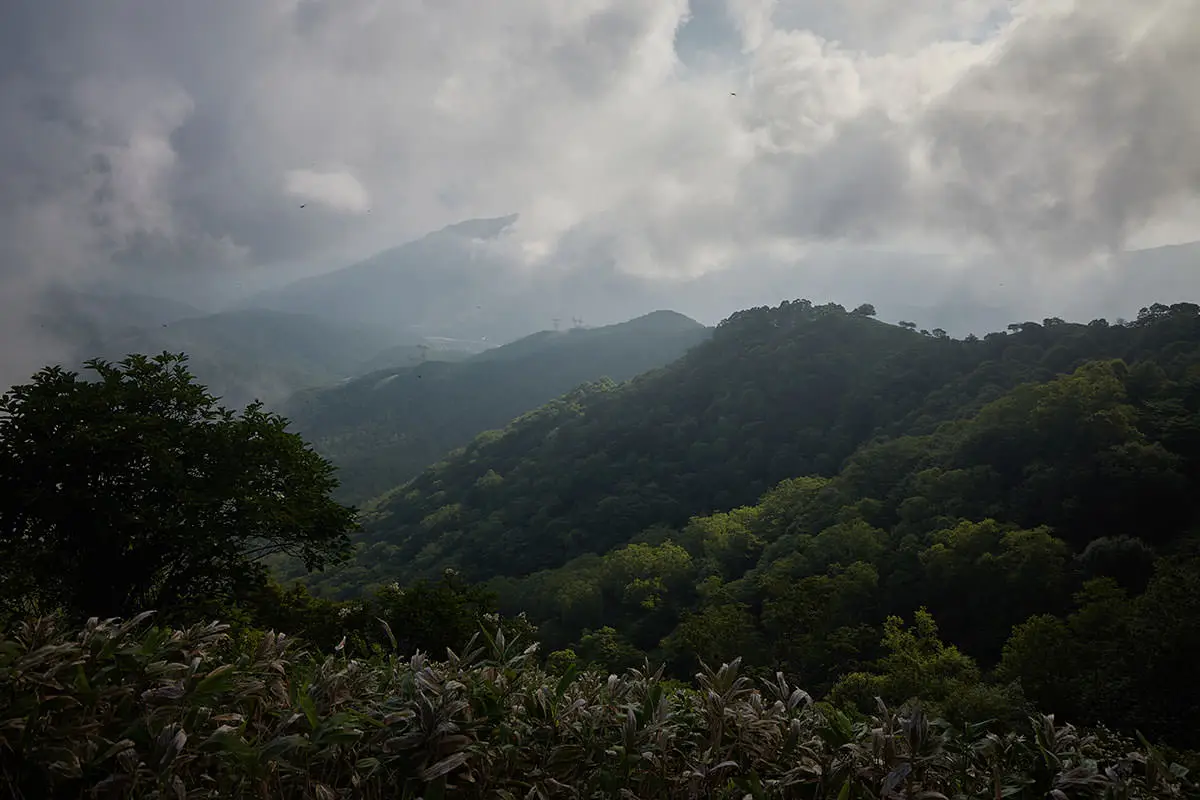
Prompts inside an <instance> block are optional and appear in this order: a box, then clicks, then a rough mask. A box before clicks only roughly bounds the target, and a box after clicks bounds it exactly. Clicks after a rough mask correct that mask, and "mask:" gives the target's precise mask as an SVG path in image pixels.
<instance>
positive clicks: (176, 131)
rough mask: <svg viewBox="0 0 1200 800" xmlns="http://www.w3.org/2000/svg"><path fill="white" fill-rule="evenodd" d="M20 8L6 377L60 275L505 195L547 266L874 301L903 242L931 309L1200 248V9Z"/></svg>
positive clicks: (4, 307)
mask: <svg viewBox="0 0 1200 800" xmlns="http://www.w3.org/2000/svg"><path fill="white" fill-rule="evenodd" d="M4 20H5V22H4V25H3V26H0V337H2V339H3V341H4V342H5V344H4V348H5V351H6V352H5V355H4V358H3V362H4V364H5V365H6V367H5V368H7V369H8V370H9V371H12V370H17V369H24V368H25V367H27V366H29V364H33V363H38V362H39V359H43V358H44V356H45V355H46V353H47V352H50V350H49V349H48V348H52V343H50V342H46V341H42V340H41V339H39V336H38V333H37V331H36V329H35V328H36V326H33V325H32V324H31V321H30V316H29V311H30V309H31V308H33V307H34V306H35V305H36V298H37V297H38V292H39V291H40V290H41V289H42V288H43V287H44V286H46V285H47V284H48V283H50V282H52V281H67V282H75V283H82V282H86V281H88V280H91V279H95V278H100V277H111V276H118V277H120V278H121V279H123V280H125V281H127V282H128V283H130V284H131V285H134V286H138V285H159V284H162V283H163V282H164V280H166V282H168V283H169V282H170V281H171V280H175V279H178V285H180V286H189V287H196V286H202V285H204V284H205V283H206V282H207V283H209V284H212V285H216V284H220V285H223V286H228V285H240V283H241V282H242V281H247V282H252V281H253V280H261V278H262V276H263V275H264V274H269V273H271V271H276V272H280V271H284V270H292V271H309V272H311V271H317V270H320V269H332V268H334V267H337V266H341V265H344V264H346V263H349V262H350V261H352V260H354V259H357V258H361V257H365V256H367V255H369V254H370V253H372V252H376V251H378V250H382V249H384V248H387V247H391V246H394V245H396V244H399V243H401V242H403V241H406V240H409V239H412V238H415V237H418V236H420V235H422V234H424V233H426V232H427V231H430V230H433V229H436V228H439V227H442V226H444V225H447V224H451V223H454V222H457V221H459V220H463V219H469V218H474V217H491V216H500V215H505V214H510V213H519V215H520V216H519V218H518V221H517V222H516V224H515V225H514V226H513V228H512V231H511V233H510V234H509V235H508V236H506V237H505V238H504V239H503V241H502V242H501V243H499V244H497V245H496V246H497V247H502V248H504V251H505V256H506V257H508V258H511V259H512V260H513V261H514V262H515V263H518V264H519V265H520V266H521V268H522V269H527V270H563V269H588V268H590V267H592V266H594V265H596V264H600V263H603V264H605V265H612V264H615V265H617V266H618V267H619V268H620V269H622V270H627V271H630V272H633V273H636V274H639V275H662V276H679V275H695V274H700V273H705V272H710V271H715V270H742V271H744V272H745V273H746V274H747V276H749V275H750V274H751V272H752V271H753V270H756V269H759V268H760V267H762V266H763V265H774V267H775V268H778V267H779V265H784V266H786V267H787V268H790V269H794V270H796V271H797V272H798V274H801V275H804V274H807V273H805V270H811V271H812V272H813V274H814V276H818V275H819V278H820V279H819V280H817V278H816V277H814V285H815V286H817V287H818V288H819V289H822V290H830V289H829V287H830V286H833V287H835V288H836V286H837V285H838V283H837V282H838V280H839V276H844V277H845V280H846V281H847V282H849V283H852V284H854V285H856V286H859V285H862V286H863V288H864V289H865V290H869V289H870V288H871V280H868V279H867V278H865V277H864V275H865V274H866V273H863V274H858V275H856V274H855V259H854V258H853V257H852V256H853V254H854V253H855V252H858V251H863V252H879V251H886V252H897V253H902V254H907V255H906V257H904V258H901V259H900V260H899V261H897V266H896V267H895V271H896V272H895V274H894V275H892V276H891V283H889V287H890V286H892V284H895V286H897V287H901V288H907V290H909V291H911V293H912V294H913V295H914V297H916V296H919V295H921V294H927V293H929V292H930V291H934V290H937V289H944V288H945V287H946V286H949V285H953V286H954V287H958V288H956V291H958V290H959V289H960V288H961V287H968V288H970V290H971V291H973V292H974V293H975V294H976V295H979V296H984V297H986V296H987V295H988V293H989V292H990V293H993V294H994V293H999V292H1001V291H1004V292H1010V293H1014V292H1015V293H1019V294H1023V295H1026V296H1036V298H1037V303H1038V307H1039V308H1041V307H1043V306H1046V307H1050V306H1054V305H1055V304H1056V303H1059V304H1067V303H1068V301H1070V302H1073V303H1076V304H1078V300H1079V298H1080V296H1081V293H1083V295H1084V296H1086V293H1087V292H1088V291H1089V290H1090V289H1089V287H1095V286H1096V285H1097V282H1098V281H1100V278H1101V276H1103V275H1104V274H1105V270H1107V269H1111V261H1110V258H1109V257H1110V256H1111V255H1112V254H1113V253H1116V252H1119V251H1122V250H1124V249H1127V248H1130V247H1138V246H1148V245H1158V244H1168V243H1175V242H1187V241H1194V240H1200V202H1198V201H1197V196H1198V195H1200V147H1197V146H1196V142H1197V141H1200V81H1198V80H1197V79H1196V76H1197V75H1200V3H1197V2H1195V0H1138V1H1137V2H1132V0H1080V1H1079V2H1076V1H1075V0H905V2H897V1H896V0H691V2H690V3H689V2H688V0H570V2H564V0H504V2H498V1H497V2H480V0H254V2H246V1H245V0H205V2H188V1H186V0H88V2H86V3H80V2H68V0H8V2H7V3H6V4H5V12H4ZM831 251H837V252H839V253H841V256H840V257H839V258H838V259H835V260H834V261H830V260H828V259H825V258H824V256H823V255H822V254H828V253H829V252H831ZM847 254H849V255H847ZM912 254H936V267H929V268H928V269H924V270H921V269H913V270H912V272H911V273H910V272H906V270H909V269H910V266H906V265H911V264H912V263H913V259H912V258H911V255H912ZM835 262H836V266H830V265H831V264H834V263H835ZM930 263H933V262H932V261H931V262H930ZM986 265H990V266H986ZM831 271H832V272H831ZM871 274H874V273H871ZM997 276H1000V277H997ZM1005 276H1007V278H1008V279H1007V280H1004V277H1005ZM748 279H749V277H748ZM1001 283H1004V285H1005V286H1006V287H1007V288H1005V289H1004V290H1001V289H1000V288H999V286H1000V284H1001ZM1197 288H1200V285H1198V287H1197ZM897 290H899V289H897ZM830 291H832V290H830ZM887 291H889V292H890V291H892V289H891V288H888V289H887ZM813 299H814V300H816V301H818V302H820V301H822V300H824V299H825V298H823V297H820V296H816V295H815V294H814V295H813ZM863 300H874V301H876V302H877V298H873V297H870V296H867V297H864V298H863ZM730 310H731V311H732V310H733V309H730ZM0 377H3V376H0Z"/></svg>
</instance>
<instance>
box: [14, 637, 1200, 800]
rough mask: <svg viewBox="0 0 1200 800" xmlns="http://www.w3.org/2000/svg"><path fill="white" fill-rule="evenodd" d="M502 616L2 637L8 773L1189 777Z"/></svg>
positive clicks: (98, 792) (1124, 789) (91, 777)
mask: <svg viewBox="0 0 1200 800" xmlns="http://www.w3.org/2000/svg"><path fill="white" fill-rule="evenodd" d="M536 650H537V647H536V645H535V644H527V643H526V642H524V641H521V640H519V639H514V638H513V637H511V636H506V635H505V633H504V631H503V629H500V630H498V631H497V632H496V633H495V634H494V635H490V634H487V633H486V632H485V633H483V635H482V636H481V637H477V638H475V639H472V641H471V643H469V644H468V645H467V646H466V647H465V648H464V649H462V650H461V651H459V652H458V653H455V652H453V651H447V653H446V657H445V659H444V660H441V661H434V660H432V659H431V658H430V657H428V656H426V655H424V654H420V653H418V654H416V655H413V656H411V657H407V658H401V657H398V656H395V655H389V656H380V657H376V658H373V659H371V660H356V659H352V658H347V657H344V656H343V655H342V654H340V653H339V654H335V655H332V656H328V657H324V658H315V657H310V656H308V655H306V654H305V653H304V652H303V651H302V650H301V649H299V648H298V647H296V646H295V645H294V644H293V641H292V640H291V639H290V638H289V637H286V636H284V635H281V634H275V633H262V634H260V635H259V636H257V637H256V641H251V642H240V643H238V644H236V645H235V644H233V643H232V642H231V641H230V640H229V639H228V638H227V636H226V634H225V628H224V626H222V625H220V624H216V623H213V624H208V625H199V626H194V627H190V628H187V629H183V630H169V629H165V628H156V627H150V626H149V625H148V623H147V618H146V615H142V616H139V617H136V618H134V619H131V620H129V621H125V622H119V621H116V620H109V621H98V620H95V619H93V620H91V621H89V622H88V623H87V624H86V625H85V626H84V627H83V629H82V630H73V631H65V630H60V629H59V628H58V627H57V626H56V624H55V622H54V621H53V620H50V619H45V618H42V619H35V620H30V621H27V622H25V623H22V624H20V625H18V626H16V627H15V628H14V629H13V630H12V631H10V632H9V633H7V634H5V635H4V636H3V637H2V640H0V793H4V794H6V795H7V796H14V797H29V798H33V797H37V798H42V797H101V798H103V797H134V798H143V797H145V798H149V797H156V798H157V797H163V798H202V797H203V798H209V797H212V798H216V797H220V798H250V797H253V798H267V797H270V798H323V799H325V798H339V797H355V798H379V797H401V798H426V799H427V800H432V798H451V797H452V798H484V797H487V798H517V797H532V798H610V797H611V798H617V797H624V798H699V797H708V798H739V799H741V798H839V800H842V799H843V798H846V799H848V798H880V799H882V798H927V799H928V800H936V799H937V798H959V797H961V798H979V797H987V798H993V797H994V798H1000V797H1013V798H1035V797H1036V798H1045V797H1053V798H1059V799H1061V798H1151V797H1154V798H1170V797H1196V796H1200V795H1198V794H1197V790H1196V787H1195V785H1194V784H1193V783H1191V782H1190V779H1189V778H1188V776H1187V774H1186V770H1184V769H1183V768H1182V767H1179V766H1176V765H1173V764H1170V763H1167V762H1166V760H1165V758H1164V756H1163V755H1162V754H1161V753H1160V752H1159V751H1157V750H1155V749H1153V748H1151V747H1150V746H1149V745H1148V744H1146V743H1145V742H1144V741H1143V742H1141V743H1140V745H1138V744H1133V743H1130V742H1126V741H1123V740H1121V739H1118V738H1116V737H1114V736H1112V735H1110V734H1107V733H1100V734H1096V733H1088V732H1084V731H1081V730H1077V729H1074V728H1072V727H1070V726H1065V725H1060V724H1057V723H1056V722H1055V721H1054V719H1053V718H1052V717H1044V716H1039V717H1035V718H1032V719H1029V720H1027V721H1024V722H1023V723H1022V724H1021V725H1019V726H1017V727H1016V728H1015V729H1013V728H1003V727H998V726H995V725H987V724H983V725H976V726H973V727H962V728H955V727H953V726H951V725H949V724H948V723H944V722H941V721H939V720H936V719H930V718H929V717H927V716H926V714H925V712H924V711H923V710H922V708H921V707H920V706H919V705H915V704H911V705H908V706H905V707H904V708H902V709H899V710H893V709H890V708H888V707H887V706H886V705H884V704H883V703H882V702H879V703H878V704H877V706H876V709H875V710H874V713H873V714H871V715H869V716H855V717H853V718H852V717H851V716H848V715H847V714H845V713H842V712H840V711H837V710H835V709H833V708H831V707H829V706H827V705H825V704H821V703H813V702H812V700H811V698H810V697H809V696H808V694H807V693H805V692H804V691H803V690H801V689H798V688H796V687H794V686H792V685H791V684H790V683H789V682H788V680H787V679H786V678H785V677H784V676H782V675H778V676H776V677H775V678H774V679H773V680H767V681H760V682H758V683H754V682H752V681H751V680H750V679H748V678H746V677H745V676H743V675H740V674H739V667H740V660H736V659H735V660H734V661H732V662H731V663H728V664H725V665H722V666H721V667H720V668H719V669H715V670H713V669H708V668H704V669H702V670H701V672H700V673H699V674H698V675H697V676H696V682H695V685H694V687H691V688H679V686H678V684H675V683H672V682H669V681H666V680H664V678H663V675H662V673H661V671H659V672H652V671H651V670H650V669H649V668H648V667H647V668H643V669H630V670H627V671H626V672H625V673H624V674H623V675H605V674H603V673H596V672H577V671H576V670H574V669H573V668H567V670H566V671H565V672H564V673H563V674H561V675H551V674H548V673H546V672H544V671H542V670H541V669H539V668H538V667H537V666H536V665H535V662H534V658H535V654H536Z"/></svg>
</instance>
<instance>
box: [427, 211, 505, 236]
mask: <svg viewBox="0 0 1200 800" xmlns="http://www.w3.org/2000/svg"><path fill="white" fill-rule="evenodd" d="M519 216H520V214H509V215H508V216H504V217H487V218H481V219H467V220H463V221H462V222H455V223H454V224H453V225H447V226H446V227H444V228H442V229H441V230H439V231H438V232H437V234H435V235H445V234H453V235H455V236H462V237H463V238H466V239H495V238H497V237H498V236H500V234H502V233H504V232H505V231H506V230H508V229H509V228H510V227H512V225H513V223H514V222H516V221H517V218H518V217H519Z"/></svg>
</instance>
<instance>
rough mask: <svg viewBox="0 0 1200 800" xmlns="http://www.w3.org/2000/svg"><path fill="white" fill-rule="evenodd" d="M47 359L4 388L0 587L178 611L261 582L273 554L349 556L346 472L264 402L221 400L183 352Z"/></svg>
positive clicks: (10, 594) (20, 598) (308, 558)
mask: <svg viewBox="0 0 1200 800" xmlns="http://www.w3.org/2000/svg"><path fill="white" fill-rule="evenodd" d="M86 366H87V368H88V369H89V370H91V371H92V372H94V373H95V378H94V379H92V380H88V379H85V378H82V377H80V376H79V375H78V374H77V373H74V372H69V371H66V370H63V369H62V368H60V367H48V368H46V369H43V370H42V371H41V372H39V373H38V374H36V375H35V376H34V377H33V379H32V383H29V384H26V385H22V386H15V387H13V388H12V389H10V390H9V391H8V392H7V393H6V394H5V395H4V396H3V397H2V398H0V593H2V594H3V596H4V600H6V601H7V602H8V603H10V604H12V603H19V604H21V605H22V606H24V607H25V608H31V607H40V608H47V609H52V608H62V609H64V610H65V611H67V612H68V613H71V614H76V615H83V616H93V615H98V616H101V617H107V616H125V615H129V614H132V613H135V612H137V611H139V610H142V609H148V608H153V609H158V610H160V611H163V612H167V613H168V614H170V613H171V612H172V611H179V610H181V609H183V608H185V607H186V606H187V605H188V604H189V603H191V602H193V601H195V600H199V599H203V600H210V599H213V598H218V597H221V596H228V595H230V594H231V593H234V592H237V591H240V590H243V589H244V588H246V587H247V586H253V585H255V584H258V583H260V582H261V581H262V580H264V579H265V570H264V569H263V567H262V566H261V565H260V563H259V559H260V558H261V557H262V556H265V555H268V554H272V553H286V554H288V555H291V556H295V557H297V558H299V559H300V560H302V561H303V562H304V563H305V565H306V566H307V567H308V568H309V569H315V568H320V567H322V566H324V565H325V564H327V563H330V562H332V561H336V560H339V559H341V558H343V557H344V556H345V555H346V554H347V553H348V550H349V538H348V533H349V532H350V531H351V530H352V529H353V527H354V525H355V521H354V519H355V512H354V509H352V508H348V507H346V506H342V505H339V504H338V503H336V502H334V501H333V500H332V499H330V492H331V491H332V490H333V489H334V488H335V487H336V485H337V480H336V478H335V477H334V468H333V466H332V465H330V464H329V462H327V461H326V460H325V459H323V458H322V457H321V456H319V455H317V454H316V453H315V452H313V450H312V449H311V448H310V447H309V446H308V445H306V444H305V442H304V441H303V440H302V439H301V438H300V437H299V436H297V435H295V434H292V433H289V432H287V430H286V427H287V420H286V419H284V418H282V417H280V416H278V415H276V414H272V413H269V412H266V411H264V410H263V409H262V407H261V404H257V403H256V404H252V405H251V406H249V407H248V408H247V409H246V410H245V411H243V412H242V413H241V414H235V413H234V412H232V411H230V410H228V409H225V408H223V407H221V406H219V405H218V403H217V400H218V399H217V398H216V397H214V396H213V395H211V394H209V393H208V391H207V390H206V389H205V388H204V387H203V386H201V385H199V384H197V383H196V382H195V379H194V377H193V376H192V375H191V374H190V373H189V372H188V370H187V368H186V357H185V356H183V355H182V354H181V355H171V354H167V353H164V354H162V355H160V356H156V357H153V358H148V357H146V356H130V357H129V358H126V359H125V360H123V361H121V362H120V363H117V364H113V363H110V362H106V361H102V360H92V361H89V362H87V363H86Z"/></svg>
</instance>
